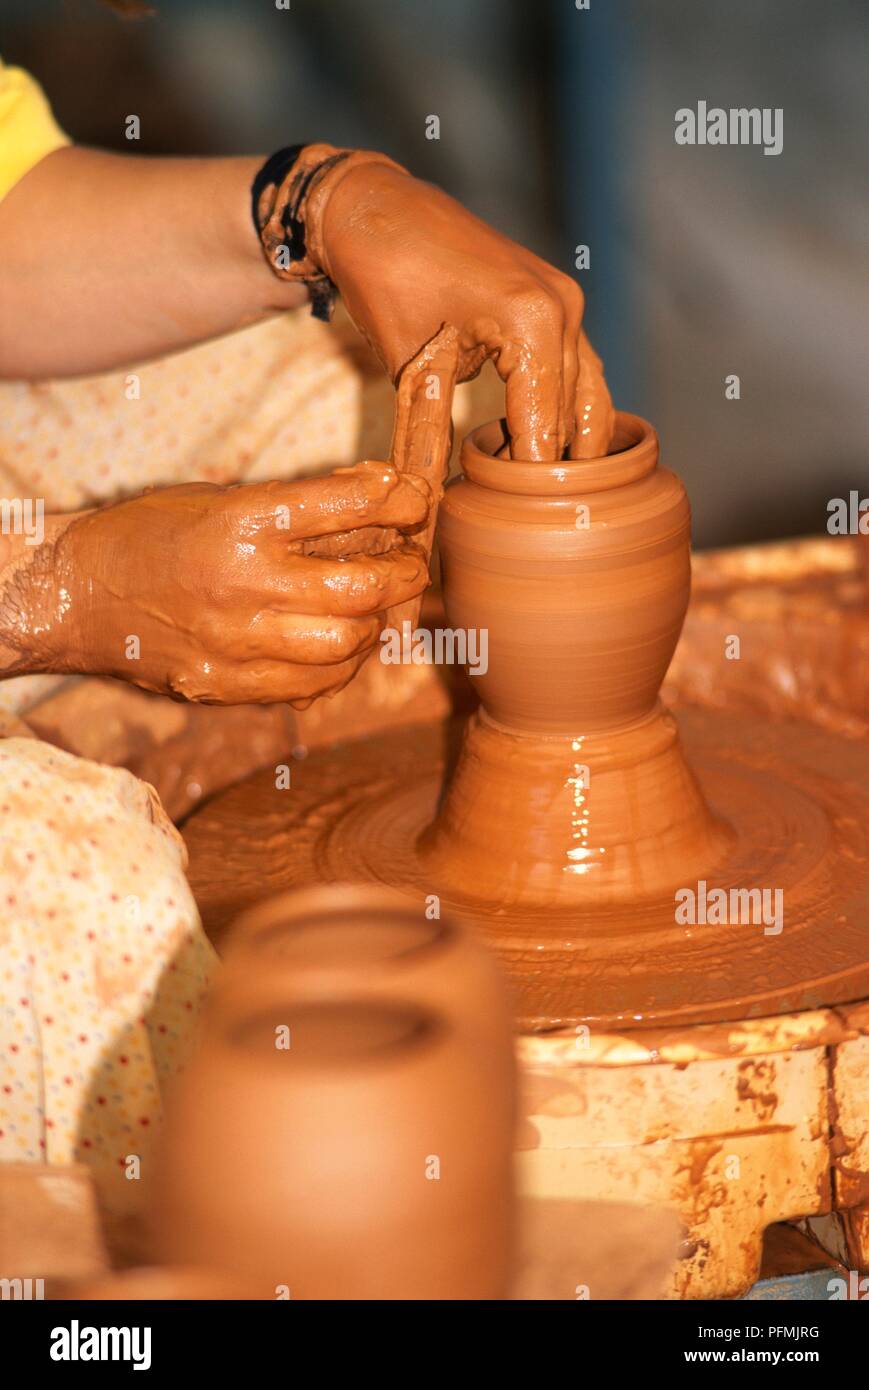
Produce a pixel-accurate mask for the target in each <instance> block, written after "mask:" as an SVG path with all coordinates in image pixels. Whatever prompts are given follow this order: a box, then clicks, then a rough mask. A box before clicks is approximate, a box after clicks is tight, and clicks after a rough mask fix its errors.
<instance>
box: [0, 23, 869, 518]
mask: <svg viewBox="0 0 869 1390" xmlns="http://www.w3.org/2000/svg"><path fill="white" fill-rule="evenodd" d="M156 10H157V13H156V15H155V16H154V17H152V18H149V19H143V20H137V21H130V20H122V19H120V18H118V17H117V16H116V15H114V14H113V13H111V12H109V11H108V10H107V9H106V8H105V7H104V6H103V5H101V4H100V3H99V0H0V53H2V56H3V58H4V60H5V61H6V62H7V63H18V64H21V65H22V66H24V67H27V68H29V69H30V70H31V71H32V72H33V73H34V74H35V75H36V76H37V77H38V78H39V80H40V81H41V82H42V83H43V85H44V86H45V88H46V90H47V92H48V94H49V97H50V99H51V100H52V102H53V104H54V107H55V111H56V114H57V116H58V118H59V120H60V122H61V124H62V125H63V126H64V128H65V129H66V130H67V132H68V133H69V134H70V135H71V136H72V137H73V138H74V139H76V140H77V141H80V142H82V143H92V144H98V145H102V146H106V147H109V148H114V149H123V150H126V151H127V152H130V150H131V149H134V150H136V151H139V152H143V153H197V154H198V153H214V154H217V153H226V154H229V153H238V152H257V151H262V152H263V153H268V152H270V151H271V150H272V149H274V148H276V147H277V146H279V145H283V144H287V143H292V142H296V141H299V140H305V139H322V140H329V141H332V142H334V143H336V144H347V145H357V146H365V147H374V148H379V149H383V150H385V151H387V152H388V153H389V154H391V155H392V156H394V157H395V158H397V159H398V160H400V161H401V162H402V163H404V164H407V165H408V166H409V167H410V168H411V169H412V170H413V171H414V172H415V173H417V174H420V175H422V176H424V177H427V178H430V179H432V180H434V181H436V182H437V183H439V184H441V185H442V186H443V187H445V188H446V189H448V190H449V191H450V192H451V193H453V194H454V195H455V196H457V197H459V198H460V199H462V200H463V201H464V202H466V203H467V204H468V205H469V206H470V207H471V208H473V209H474V211H475V212H477V213H479V214H480V215H481V216H483V217H485V218H487V219H488V220H490V221H491V222H493V223H494V224H495V225H496V226H498V227H500V228H501V229H502V230H504V231H505V232H507V233H509V234H510V235H511V236H513V237H515V238H517V239H518V240H520V241H523V242H525V243H527V244H528V245H530V246H532V247H533V248H534V249H535V250H537V251H538V252H540V253H541V254H542V255H544V256H546V257H547V258H548V259H549V260H551V261H553V262H554V263H555V264H557V265H559V266H560V267H561V268H562V269H564V270H567V271H568V272H570V273H572V274H578V276H579V279H580V281H581V283H582V285H583V288H584V289H585V291H586V295H587V304H588V308H587V319H586V322H587V326H588V329H589V333H590V336H591V337H592V340H593V341H594V342H595V344H596V345H597V347H598V349H599V351H601V353H602V354H603V356H604V359H605V362H606V367H607V375H608V377H609V379H610V382H611V385H612V388H613V393H614V395H615V398H616V401H617V403H618V404H619V405H621V406H623V407H625V408H627V409H633V410H636V411H639V412H640V413H641V414H644V415H646V416H648V418H650V419H651V420H652V421H653V422H654V423H655V424H656V425H657V427H658V429H659V431H660V433H661V436H662V440H663V446H664V458H665V461H666V462H667V463H668V464H669V465H670V466H671V467H673V468H675V469H676V470H677V471H679V472H680V473H681V474H682V475H683V477H684V478H685V481H686V483H687V485H688V488H689V491H690V493H691V497H692V503H693V506H694V514H695V541H697V542H699V543H700V544H704V545H709V544H732V543H740V542H745V541H751V540H757V539H760V538H764V537H773V536H781V535H794V534H800V533H806V532H817V531H820V530H822V529H823V528H824V526H825V524H826V519H827V511H826V503H827V501H828V499H829V498H831V497H834V496H846V495H847V493H848V491H849V489H851V488H858V489H861V490H862V493H863V495H865V494H866V492H867V491H869V462H867V459H869V450H867V445H869V412H867V405H866V398H867V379H869V360H867V359H869V354H867V351H866V345H867V328H866V325H867V320H869V273H867V270H869V267H867V254H866V253H867V239H869V179H867V174H869V169H867V165H869V155H867V133H869V119H867V117H869V18H867V16H869V7H867V5H866V4H865V0H823V3H820V2H819V0H763V3H762V4H760V3H758V0H728V3H723V0H654V3H651V0H645V3H643V2H642V0H591V8H590V10H588V11H579V10H577V9H576V6H575V3H574V0H292V3H291V8H290V10H289V11H285V10H277V9H276V7H275V3H274V0H161V3H158V4H157V5H156ZM701 99H703V100H706V101H707V102H708V104H709V105H710V106H712V105H720V106H724V107H731V106H759V107H776V106H780V107H783V109H784V150H783V152H782V154H780V155H779V156H777V157H770V156H765V155H764V154H763V151H762V148H761V147H751V146H749V147H726V146H725V147H710V146H706V147H693V148H692V147H683V146H678V145H676V143H675V141H674V138H673V132H674V113H675V111H676V110H677V109H678V108H679V107H681V106H691V107H696V103H697V102H698V100H701ZM130 114H136V115H138V116H140V118H141V121H142V138H141V140H140V141H139V142H138V143H137V144H135V145H132V144H131V143H129V142H128V141H127V140H126V139H125V138H124V128H125V120H126V117H127V116H128V115H130ZM432 114H436V115H437V116H439V118H440V139H439V140H437V141H434V140H428V139H426V117H427V116H429V115H432ZM58 237H59V239H62V219H61V220H59V224H58ZM578 243H587V244H588V245H589V246H590V248H591V269H590V270H589V271H585V272H576V271H575V268H574V248H575V246H576V245H577V244H578ZM730 373H737V374H738V375H739V376H740V379H741V399H740V400H739V401H728V400H726V399H725V396H724V378H725V377H726V376H727V375H728V374H730Z"/></svg>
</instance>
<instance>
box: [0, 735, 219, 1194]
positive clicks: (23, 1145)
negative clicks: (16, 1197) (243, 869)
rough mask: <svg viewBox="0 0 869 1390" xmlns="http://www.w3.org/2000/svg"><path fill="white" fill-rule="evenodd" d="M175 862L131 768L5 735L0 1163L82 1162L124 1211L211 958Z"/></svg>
mask: <svg viewBox="0 0 869 1390" xmlns="http://www.w3.org/2000/svg"><path fill="white" fill-rule="evenodd" d="M185 861H186V854H185V850H184V846H183V842H182V840H181V838H180V836H179V835H178V832H177V831H176V830H175V828H174V827H173V826H172V824H171V822H170V821H169V820H168V818H167V816H166V814H165V812H164V811H163V809H162V807H161V805H160V802H159V800H158V798H157V796H156V793H155V792H154V791H153V790H152V788H150V787H149V786H147V785H146V784H145V783H143V782H140V781H139V780H138V779H137V778H135V777H134V776H133V775H132V774H131V773H129V772H126V771H125V770H123V769H117V768H107V767H101V766H99V765H98V764H96V763H91V762H87V761H86V760H84V759H81V758H76V757H74V756H72V755H71V754H68V753H65V752H62V751H60V750H58V749H55V748H52V747H50V746H49V745H48V744H45V743H42V742H40V741H38V740H36V739H24V738H8V739H5V740H3V741H2V742H0V1057H2V1064H0V1161H9V1162H15V1161H18V1162H20V1161H27V1160H32V1161H36V1162H44V1163H55V1164H64V1163H71V1162H74V1161H80V1162H84V1163H87V1164H88V1165H89V1166H90V1167H91V1169H92V1170H93V1172H94V1176H95V1178H96V1181H97V1184H98V1187H99V1189H100V1192H101V1196H102V1199H103V1202H104V1204H105V1206H106V1208H107V1209H108V1210H109V1211H110V1212H112V1213H113V1214H115V1215H118V1216H124V1215H125V1214H132V1213H135V1212H136V1210H137V1208H138V1206H139V1192H140V1191H141V1190H142V1182H141V1181H136V1180H134V1178H135V1177H141V1178H142V1179H147V1177H148V1176H149V1163H150V1154H151V1145H152V1143H153V1139H154V1134H155V1130H156V1128H157V1125H158V1122H159V1119H160V1088H161V1085H162V1083H163V1082H164V1081H165V1080H166V1078H167V1077H169V1076H171V1074H172V1073H173V1072H175V1071H176V1070H177V1069H178V1068H179V1067H181V1066H182V1065H183V1063H184V1060H185V1057H186V1055H187V1050H188V1047H189V1045H190V1041H191V1037H192V1034H193V1031H194V1024H195V1020H196V1017H197V1014H198V1012H199V1009H200V1005H201V1003H202V1000H203V998H204V994H205V991H206V989H207V987H208V983H209V980H210V978H211V976H212V973H213V971H214V968H215V956H214V952H213V950H212V947H211V946H210V945H209V943H208V941H207V939H206V937H205V935H204V933H203V932H202V929H201V926H200V923H199V916H198V913H197V910H196V906H195V903H194V901H193V897H192V895H191V893H190V889H189V888H188V886H187V882H186V879H185V877H184V869H185ZM130 1174H132V1175H134V1177H132V1178H131V1177H130V1176H128V1175H130Z"/></svg>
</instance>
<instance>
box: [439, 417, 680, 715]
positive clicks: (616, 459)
mask: <svg viewBox="0 0 869 1390" xmlns="http://www.w3.org/2000/svg"><path fill="white" fill-rule="evenodd" d="M618 422H619V433H618V435H617V439H616V446H617V447H618V446H619V445H621V452H620V453H618V454H613V455H611V456H609V457H608V458H604V459H598V460H593V461H590V462H565V463H560V464H552V465H550V464H528V463H515V462H512V461H510V460H506V459H499V458H496V457H494V455H495V453H496V451H497V446H498V443H499V440H500V438H501V433H500V429H499V426H498V425H497V424H493V425H485V426H483V427H482V428H481V429H479V430H477V431H475V432H474V433H473V434H472V435H470V436H469V437H468V439H467V440H466V441H465V444H464V447H463V451H462V467H463V470H464V476H463V477H460V478H459V479H457V480H456V481H455V482H453V483H452V484H451V485H450V486H449V487H448V488H447V490H446V493H445V496H444V500H443V502H442V504H441V510H440V531H439V544H440V554H441V564H442V569H443V587H444V601H445V605H446V611H447V616H448V618H449V621H450V624H451V626H453V627H454V628H477V629H481V630H485V631H486V632H487V634H488V670H487V672H486V674H485V675H480V676H478V677H475V678H474V680H473V685H474V687H475V689H476V690H477V691H478V693H479V695H480V699H481V701H482V703H483V705H484V707H485V709H486V711H487V713H488V715H489V716H490V718H491V719H492V720H494V721H495V722H496V723H498V724H501V725H503V726H504V727H506V728H508V729H513V730H516V731H524V732H529V733H535V734H565V735H579V734H588V733H591V732H594V731H595V730H599V729H612V728H614V727H618V726H620V725H627V724H630V723H632V722H634V721H636V720H639V719H641V718H642V717H643V716H644V715H646V714H648V713H649V712H650V711H651V709H652V708H653V706H654V704H655V701H656V699H657V696H658V690H659V688H660V685H661V682H662V680H663V678H664V674H665V672H666V670H667V666H668V665H669V663H670V660H671V657H672V655H673V651H674V650H675V647H676V642H677V641H678V638H679V633H680V631H681V628H682V622H683V619H684V617H685V610H686V608H687V604H688V596H689V589H690V542H689V536H690V510H689V506H688V499H687V496H686V493H685V489H684V488H683V486H682V483H681V482H680V480H679V479H678V478H677V477H676V476H675V475H674V474H673V473H670V472H668V471H667V470H664V469H660V468H658V467H657V458H658V441H657V436H656V435H655V432H654V430H653V429H652V428H651V426H649V425H647V424H646V423H645V422H644V421H641V420H639V419H638V418H637V417H636V416H625V415H620V416H619V417H618ZM625 446H627V447H625Z"/></svg>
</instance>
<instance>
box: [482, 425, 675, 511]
mask: <svg viewBox="0 0 869 1390" xmlns="http://www.w3.org/2000/svg"><path fill="white" fill-rule="evenodd" d="M508 438H509V436H508V434H507V425H506V421H504V420H490V421H489V422H488V423H487V424H485V425H480V426H478V428H477V429H475V430H472V431H471V433H470V434H468V435H466V437H465V440H464V442H463V444H462V454H461V465H462V471H463V473H464V474H465V477H466V478H469V479H470V480H471V482H473V483H478V484H479V486H480V487H485V488H489V489H490V490H491V491H493V492H507V493H513V494H519V495H522V496H525V497H559V496H560V497H567V496H571V495H573V494H578V495H581V494H583V493H587V492H608V491H609V490H610V489H611V488H616V487H623V486H624V485H625V484H626V483H634V482H637V481H638V479H640V478H645V477H646V476H647V475H648V474H649V473H652V472H654V470H655V468H656V466H657V463H658V435H657V433H656V431H655V429H654V427H653V426H652V425H650V424H649V422H648V420H644V419H643V418H642V417H641V416H639V415H631V414H629V413H628V412H627V411H623V410H619V411H617V412H616V417H615V432H614V442H615V443H616V444H617V445H618V444H620V445H621V447H619V448H616V449H614V451H613V452H612V453H610V454H605V455H604V456H603V457H601V458H596V459H561V460H559V462H557V463H532V462H526V461H523V460H519V459H501V458H497V457H496V454H497V451H498V449H500V448H501V447H502V446H503V445H504V444H506V443H507V440H508Z"/></svg>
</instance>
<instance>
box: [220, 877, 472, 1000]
mask: <svg viewBox="0 0 869 1390" xmlns="http://www.w3.org/2000/svg"><path fill="white" fill-rule="evenodd" d="M414 908H415V905H414V903H413V900H412V899H409V898H408V897H407V896H405V895H404V894H402V893H399V892H396V890H395V889H392V888H387V887H385V886H382V885H380V884H374V883H366V882H353V881H346V882H340V883H320V884H311V885H308V886H306V887H303V888H293V889H289V890H286V891H284V892H280V893H276V894H274V895H273V896H272V897H270V898H265V899H263V900H262V901H261V902H259V903H256V904H254V905H253V906H252V907H249V908H246V909H245V911H244V912H242V913H241V914H240V916H238V917H237V918H236V919H235V921H234V922H233V924H232V928H231V931H230V933H229V936H228V939H227V942H226V947H225V950H224V959H225V961H226V963H227V964H229V963H231V962H232V961H234V960H236V959H242V960H246V961H248V962H249V963H250V964H251V965H253V963H254V962H255V961H256V962H258V963H260V964H267V963H270V964H271V966H272V968H277V967H279V966H287V967H291V968H292V969H293V971H294V972H295V973H296V974H297V975H298V976H299V977H300V978H301V977H307V976H312V975H313V976H319V975H322V974H324V973H326V974H329V975H340V976H342V977H344V976H347V977H350V978H353V977H355V976H357V975H358V974H359V972H360V971H361V972H365V971H368V970H371V969H377V970H380V971H386V972H387V973H389V972H392V971H394V970H399V971H400V970H402V969H404V968H405V967H407V966H408V965H412V964H415V963H416V962H417V961H418V960H419V959H420V958H423V959H424V960H426V961H427V960H428V959H429V957H430V956H432V955H433V954H440V952H441V951H443V949H444V948H445V947H447V946H453V945H455V943H456V942H457V941H458V939H459V931H458V928H457V926H456V924H455V922H454V921H453V919H452V918H451V917H450V916H446V917H438V918H425V917H422V916H420V915H418V913H417V912H416V911H415V910H414ZM378 917H381V918H382V919H383V921H387V920H388V919H389V918H392V919H404V921H406V922H407V923H409V924H410V925H412V926H414V927H416V928H417V929H418V930H419V934H420V939H419V940H418V941H417V942H416V943H415V944H414V945H411V946H405V947H404V948H403V949H401V950H397V951H394V952H392V953H388V954H385V955H383V956H381V957H378V958H375V959H374V960H372V958H371V957H370V956H366V955H365V954H364V953H363V955H362V956H352V957H351V958H349V959H348V958H344V959H339V958H337V957H335V956H333V955H332V954H331V953H325V954H322V955H318V953H317V952H316V951H314V952H313V953H312V954H310V955H309V956H307V957H306V956H304V955H299V956H294V955H293V954H292V952H282V951H281V948H280V943H281V941H282V940H286V939H287V938H288V937H292V935H293V933H294V932H297V931H309V930H311V929H313V930H314V931H316V928H317V927H318V926H319V925H320V924H321V923H323V922H324V921H326V920H328V919H330V918H333V919H335V920H336V921H337V922H338V924H339V925H340V924H342V921H343V922H345V923H346V924H347V925H351V924H352V925H355V926H357V928H358V930H359V931H360V932H362V933H364V930H365V927H366V925H367V924H368V923H370V922H371V921H372V920H374V921H376V920H377V918H378ZM361 939H362V938H361V937H360V940H361Z"/></svg>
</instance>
